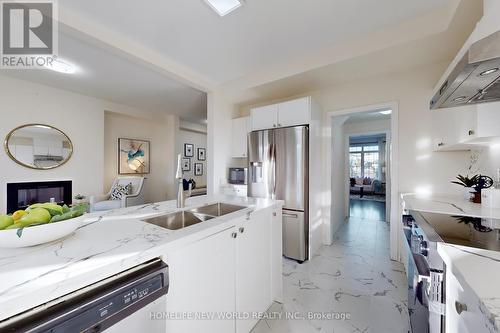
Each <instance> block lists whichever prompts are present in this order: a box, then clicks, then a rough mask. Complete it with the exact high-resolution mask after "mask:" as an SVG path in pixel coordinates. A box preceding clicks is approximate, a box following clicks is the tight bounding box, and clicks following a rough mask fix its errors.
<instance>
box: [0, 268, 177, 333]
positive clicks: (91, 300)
mask: <svg viewBox="0 0 500 333" xmlns="http://www.w3.org/2000/svg"><path fill="white" fill-rule="evenodd" d="M167 292H168V266H167V265H166V264H165V263H163V262H162V261H161V260H160V259H155V260H153V261H150V262H147V263H144V264H142V265H139V266H136V267H134V268H132V269H129V270H127V271H124V272H122V273H119V274H117V275H115V276H113V277H110V278H108V279H105V280H102V281H100V282H97V283H95V284H93V285H90V286H88V287H85V288H83V289H80V290H78V291H76V292H74V293H71V294H68V295H66V296H64V297H61V298H59V299H56V300H54V301H52V302H49V303H47V304H45V305H42V306H39V307H37V308H34V309H32V310H29V311H26V312H24V313H22V314H20V315H18V316H15V317H12V318H10V319H8V320H6V321H3V322H1V323H0V332H30V333H38V332H51V333H63V332H64V333H69V332H71V333H73V332H106V333H115V332H120V333H123V332H131V333H132V332H148V333H156V332H162V333H165V330H166V322H165V318H162V315H163V314H164V313H165V312H166V295H167Z"/></svg>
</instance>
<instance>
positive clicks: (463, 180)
mask: <svg viewBox="0 0 500 333" xmlns="http://www.w3.org/2000/svg"><path fill="white" fill-rule="evenodd" d="M478 178H479V175H474V176H472V177H470V178H469V175H466V176H462V175H458V176H457V180H454V181H452V183H453V184H457V185H460V186H463V187H464V198H465V200H467V201H471V200H472V198H473V197H474V193H475V192H476V189H475V188H474V185H476V184H477V182H478Z"/></svg>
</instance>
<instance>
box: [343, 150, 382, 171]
mask: <svg viewBox="0 0 500 333" xmlns="http://www.w3.org/2000/svg"><path fill="white" fill-rule="evenodd" d="M379 157H380V156H379V147H378V145H374V144H364V145H363V144H359V145H353V146H350V147H349V170H350V171H349V173H350V177H351V178H365V177H367V178H372V179H378V178H380V177H379V175H380V160H379Z"/></svg>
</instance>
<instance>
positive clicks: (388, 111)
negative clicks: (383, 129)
mask: <svg viewBox="0 0 500 333" xmlns="http://www.w3.org/2000/svg"><path fill="white" fill-rule="evenodd" d="M379 113H380V114H391V113H392V110H384V111H380V112H379Z"/></svg>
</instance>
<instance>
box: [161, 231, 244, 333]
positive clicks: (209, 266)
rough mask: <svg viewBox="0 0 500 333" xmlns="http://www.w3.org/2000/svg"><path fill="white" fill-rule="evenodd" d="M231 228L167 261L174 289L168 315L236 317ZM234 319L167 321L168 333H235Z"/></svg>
mask: <svg viewBox="0 0 500 333" xmlns="http://www.w3.org/2000/svg"><path fill="white" fill-rule="evenodd" d="M234 232H236V229H235V227H231V228H229V229H226V230H224V231H221V232H219V233H217V234H214V235H212V236H209V237H207V238H205V239H203V240H200V241H197V242H195V243H193V244H190V245H187V246H185V247H183V248H181V249H179V250H177V251H174V252H172V253H171V254H169V255H168V257H167V263H168V265H169V275H170V289H169V292H168V295H167V311H168V313H175V314H182V313H186V314H189V315H200V314H217V313H222V314H224V313H234V311H235V302H234V300H235V288H234V287H235V285H234V279H235V259H236V258H235V248H236V239H235V238H233V237H232V236H233V233H234ZM234 327H235V321H234V320H230V319H227V320H225V319H217V318H214V319H207V320H204V319H199V318H192V319H189V318H186V319H173V320H167V332H172V333H176V332H205V333H233V332H234Z"/></svg>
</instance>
